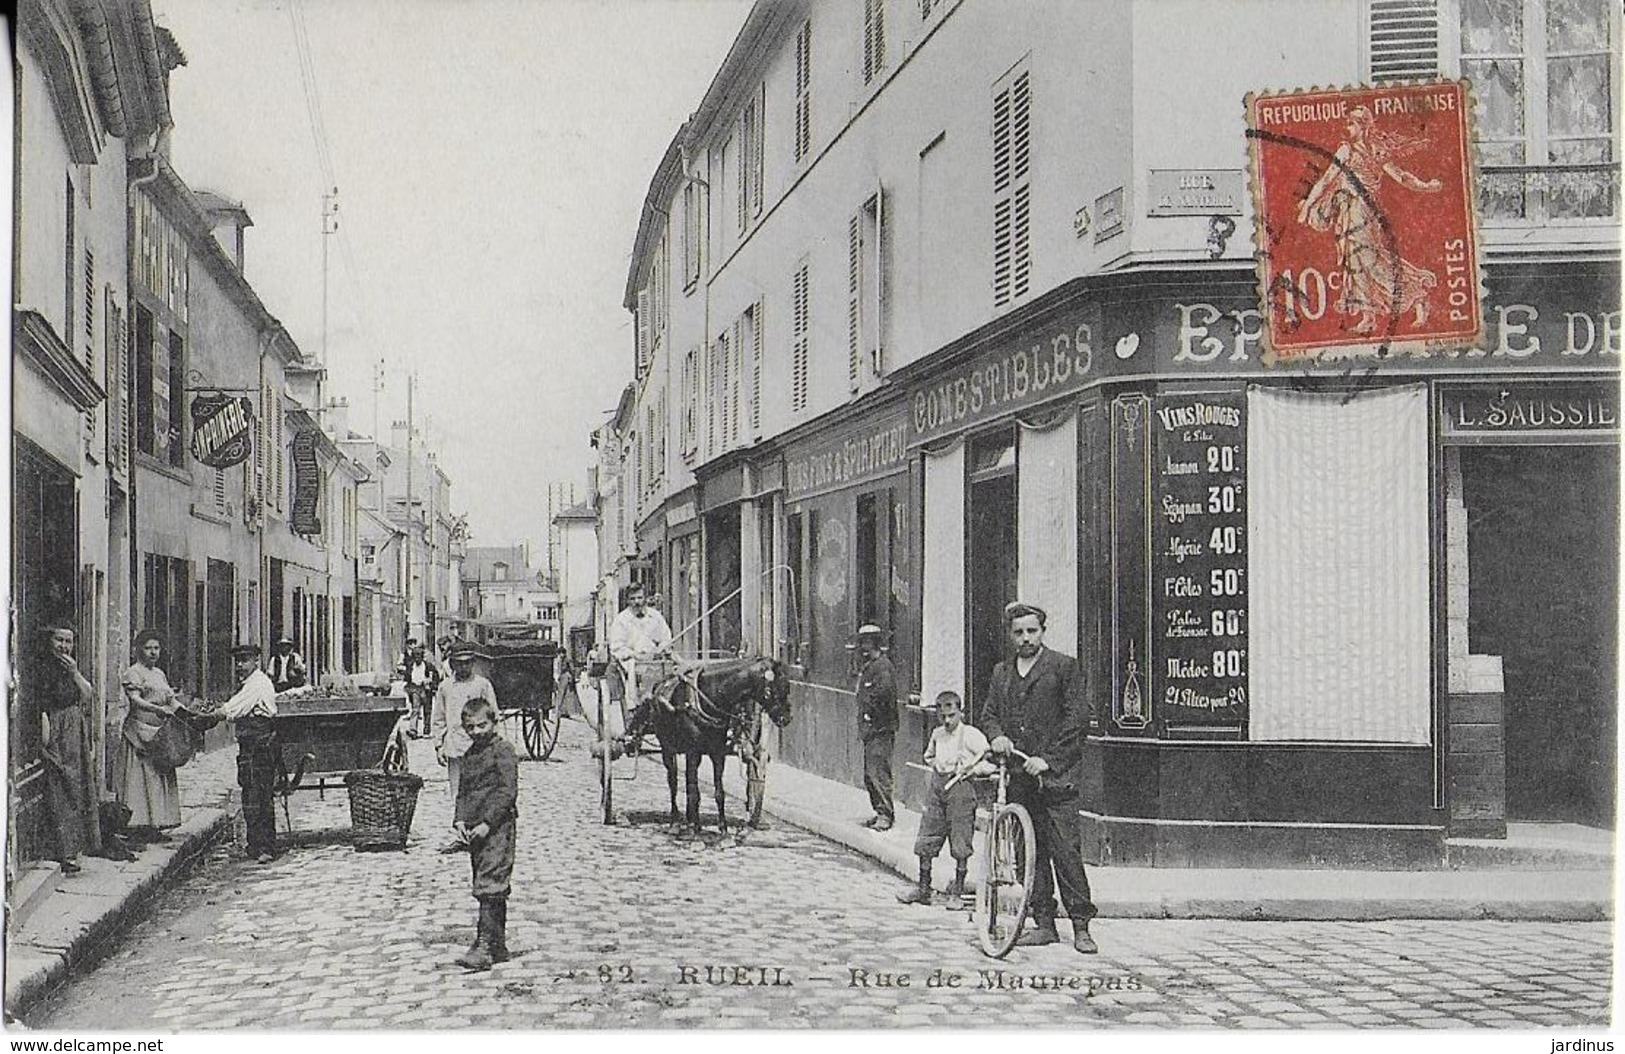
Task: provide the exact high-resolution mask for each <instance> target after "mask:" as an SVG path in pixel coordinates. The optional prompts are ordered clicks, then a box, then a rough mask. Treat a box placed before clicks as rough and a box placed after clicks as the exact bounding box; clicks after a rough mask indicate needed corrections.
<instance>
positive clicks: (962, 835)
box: [897, 692, 993, 904]
mask: <svg viewBox="0 0 1625 1054" xmlns="http://www.w3.org/2000/svg"><path fill="white" fill-rule="evenodd" d="M963 707H964V703H963V701H962V700H961V699H960V698H959V693H957V692H941V693H939V694H938V695H937V712H938V713H939V714H940V715H941V717H942V724H941V725H940V726H938V727H937V728H936V729H934V730H933V731H932V732H931V741H930V742H929V743H927V744H926V746H925V763H926V764H927V765H928V766H930V768H931V789H930V792H929V794H928V796H927V797H926V802H925V813H924V814H923V815H922V816H921V817H920V831H919V835H918V836H917V837H916V838H915V839H914V855H915V856H918V857H919V858H920V879H919V882H918V883H917V884H916V885H915V886H913V887H912V888H910V889H909V890H907V891H906V892H903V893H899V894H898V895H897V899H898V900H900V901H902V902H903V903H904V904H929V903H931V863H932V861H933V860H935V859H936V857H937V854H938V853H940V852H942V843H943V842H944V841H946V842H947V843H948V852H949V853H950V854H951V855H952V856H953V858H954V880H953V882H952V883H951V884H950V885H949V886H948V896H949V897H950V898H952V901H953V903H958V902H959V901H960V900H961V899H962V898H963V897H964V895H965V869H966V865H967V864H968V863H969V861H970V857H971V836H972V834H973V833H974V831H975V829H976V790H975V788H974V787H972V786H971V782H970V780H969V779H960V780H959V781H958V782H956V783H954V784H953V786H952V787H949V785H948V784H949V783H950V782H952V781H953V780H954V778H955V777H956V776H964V775H966V774H967V773H970V772H973V771H975V772H990V771H992V769H993V766H992V765H991V764H990V763H988V762H987V761H986V760H984V755H986V753H987V737H986V736H984V735H983V734H982V733H981V732H980V731H979V730H977V729H976V728H975V727H974V726H972V725H968V724H966V723H965V721H964V709H963Z"/></svg>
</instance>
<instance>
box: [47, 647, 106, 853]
mask: <svg viewBox="0 0 1625 1054" xmlns="http://www.w3.org/2000/svg"><path fill="white" fill-rule="evenodd" d="M48 633H49V636H48V640H49V645H48V651H47V654H46V656H45V658H44V660H43V661H42V663H41V667H40V677H39V681H38V687H37V691H38V693H39V697H38V698H39V708H40V716H41V718H42V723H41V724H42V727H41V732H42V736H43V738H42V739H41V742H40V748H41V749H40V753H41V754H42V756H43V757H44V760H45V808H46V812H47V814H48V815H49V817H50V828H49V829H50V832H51V834H52V836H53V840H54V841H55V843H56V846H55V851H56V859H57V860H58V861H59V862H60V863H61V865H62V870H63V871H64V872H65V873H66V874H70V875H71V874H74V873H76V872H78V871H79V870H80V869H81V868H80V864H79V854H80V853H81V852H83V851H85V850H86V849H90V848H93V847H94V843H93V842H92V840H91V838H90V830H89V826H88V825H89V823H90V816H91V812H90V803H91V801H92V796H91V788H92V787H93V786H94V785H95V784H94V783H93V782H92V780H91V772H90V764H91V759H92V758H93V757H94V756H95V753H94V751H93V749H92V747H91V744H90V721H89V708H90V698H91V695H92V691H91V687H90V682H89V681H87V680H86V679H85V675H84V674H82V673H80V672H79V666H78V664H77V663H76V662H75V661H74V658H73V643H74V642H73V630H71V629H69V628H68V627H66V626H52V627H51V628H50V629H49V631H48Z"/></svg>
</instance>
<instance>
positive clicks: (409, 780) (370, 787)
mask: <svg viewBox="0 0 1625 1054" xmlns="http://www.w3.org/2000/svg"><path fill="white" fill-rule="evenodd" d="M344 786H345V787H346V788H348V789H349V791H350V826H351V828H352V829H353V836H354V842H355V847H356V848H357V849H405V848H406V836H407V834H408V833H409V832H410V831H411V830H412V814H413V813H414V812H416V811H417V807H418V791H420V790H422V789H423V777H422V776H418V775H415V774H413V773H411V772H384V771H382V770H381V769H356V770H355V771H353V772H346V773H345V774H344Z"/></svg>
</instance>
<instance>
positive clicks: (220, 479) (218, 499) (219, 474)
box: [212, 468, 226, 516]
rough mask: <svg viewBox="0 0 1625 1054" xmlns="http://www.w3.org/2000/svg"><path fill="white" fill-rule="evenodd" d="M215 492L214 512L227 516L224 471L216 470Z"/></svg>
mask: <svg viewBox="0 0 1625 1054" xmlns="http://www.w3.org/2000/svg"><path fill="white" fill-rule="evenodd" d="M213 471H214V480H213V487H212V489H213V491H214V495H213V496H214V511H215V512H217V513H219V514H220V515H222V516H224V515H225V514H226V472H225V470H224V469H219V468H217V469H214V470H213Z"/></svg>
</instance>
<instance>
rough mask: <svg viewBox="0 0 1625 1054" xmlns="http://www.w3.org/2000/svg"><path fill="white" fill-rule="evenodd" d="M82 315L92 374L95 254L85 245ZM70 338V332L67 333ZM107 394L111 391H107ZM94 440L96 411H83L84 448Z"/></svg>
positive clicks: (92, 443) (92, 444) (94, 354)
mask: <svg viewBox="0 0 1625 1054" xmlns="http://www.w3.org/2000/svg"><path fill="white" fill-rule="evenodd" d="M84 315H85V369H86V370H88V371H89V372H90V373H91V375H92V376H94V375H95V372H96V254H95V253H93V252H91V251H90V247H89V246H86V247H85V288H84ZM68 338H69V339H70V340H71V339H72V334H68ZM107 394H108V396H109V397H111V396H112V394H113V393H112V392H111V391H108V393H107ZM95 442H96V411H95V410H94V409H91V410H86V411H85V448H86V449H87V450H89V451H91V452H93V453H94V452H95V451H96V448H95V446H94V444H95Z"/></svg>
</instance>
